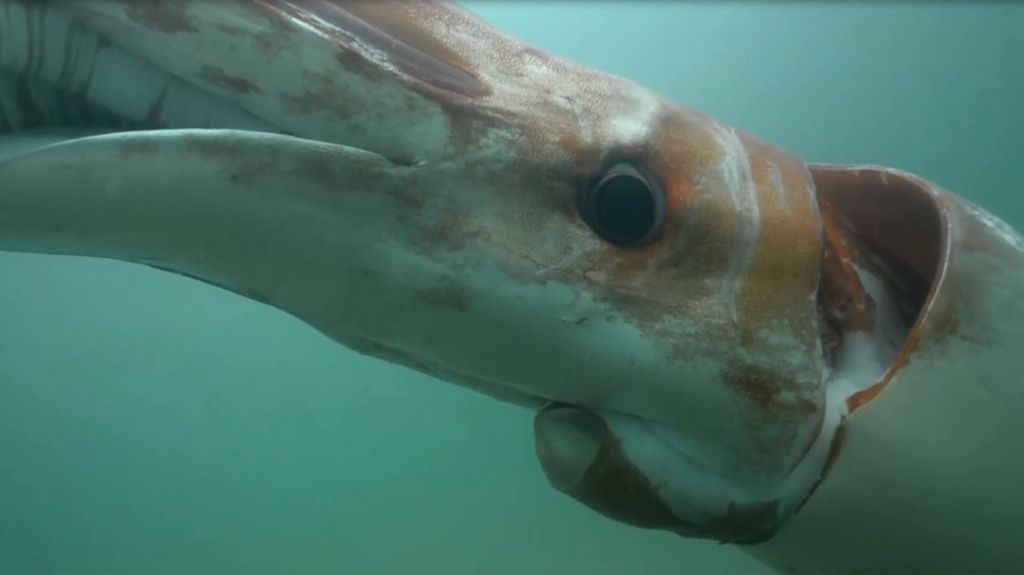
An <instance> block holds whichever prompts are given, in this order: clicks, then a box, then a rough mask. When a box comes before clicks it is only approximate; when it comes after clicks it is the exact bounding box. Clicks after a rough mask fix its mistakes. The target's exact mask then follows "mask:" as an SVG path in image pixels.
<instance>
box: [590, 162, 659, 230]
mask: <svg viewBox="0 0 1024 575" xmlns="http://www.w3.org/2000/svg"><path fill="white" fill-rule="evenodd" d="M662 203H663V199H662V198H661V194H660V190H658V189H656V186H655V185H654V184H652V182H651V181H650V179H649V178H647V177H645V176H644V175H643V174H641V173H640V172H639V171H637V170H636V169H635V168H633V167H631V166H626V165H620V166H615V167H613V168H612V169H610V170H609V171H608V172H607V173H606V174H605V176H604V177H603V178H602V179H601V180H600V181H599V182H598V183H597V185H595V186H594V187H593V188H592V189H591V190H589V193H587V194H585V197H584V200H583V213H584V219H586V220H587V223H588V224H589V225H590V227H591V228H593V229H594V231H595V232H596V233H597V234H598V235H599V236H601V237H602V238H604V239H605V240H607V241H609V242H611V243H614V244H616V245H619V246H623V247H630V246H637V245H640V244H643V243H644V242H645V241H647V240H648V239H650V238H651V237H652V236H653V235H655V234H656V233H657V231H658V229H659V227H660V225H661V219H662V214H661V212H662Z"/></svg>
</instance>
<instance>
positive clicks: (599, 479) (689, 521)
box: [533, 404, 780, 544]
mask: <svg viewBox="0 0 1024 575" xmlns="http://www.w3.org/2000/svg"><path fill="white" fill-rule="evenodd" d="M533 429H534V438H535V445H536V452H537V457H538V458H539V459H540V463H541V467H542V468H543V470H544V473H545V475H546V476H547V479H548V481H549V482H550V483H551V485H552V486H553V487H555V489H557V490H559V491H561V492H563V493H565V494H566V495H569V496H570V497H572V498H573V499H576V500H577V501H579V502H580V503H582V504H583V505H585V506H587V507H589V508H591V509H593V510H594V511H597V512H598V513H600V514H602V515H604V516H606V517H608V518H611V519H614V520H616V521H620V522H622V523H626V524H629V525H633V526H636V527H642V528H648V529H663V530H667V531H672V532H674V533H677V534H679V535H682V536H684V537H689V538H698V539H712V540H716V541H719V542H721V543H737V544H754V543H760V542H762V541H765V540H767V539H770V538H771V537H772V535H774V533H775V531H776V528H777V527H778V525H779V522H780V517H779V513H778V510H777V508H778V505H777V503H776V502H763V503H762V502H756V503H742V504H740V503H737V504H732V505H730V506H729V507H728V510H727V511H726V512H725V513H724V514H722V515H719V516H706V517H702V518H699V519H697V518H683V517H680V516H679V515H678V514H677V513H676V512H674V511H673V509H672V507H671V506H670V505H669V503H668V502H667V498H668V496H667V494H666V493H665V487H666V486H665V485H663V484H659V482H656V481H653V480H652V479H651V478H650V477H649V476H648V475H647V474H646V473H645V472H644V471H643V469H641V467H640V466H639V465H638V464H637V463H636V462H634V461H633V460H632V459H631V458H630V456H629V454H628V453H627V450H626V449H625V447H624V445H623V441H622V440H621V438H620V437H618V436H617V435H616V434H615V432H614V430H613V429H612V427H611V426H610V425H609V424H608V422H607V421H606V420H605V419H604V418H603V417H601V415H599V414H598V413H595V412H594V411H591V410H588V409H585V408H582V407H577V406H573V405H568V404H552V405H549V406H547V407H545V408H544V409H542V410H541V411H540V412H538V414H537V415H536V417H535V418H534V423H533Z"/></svg>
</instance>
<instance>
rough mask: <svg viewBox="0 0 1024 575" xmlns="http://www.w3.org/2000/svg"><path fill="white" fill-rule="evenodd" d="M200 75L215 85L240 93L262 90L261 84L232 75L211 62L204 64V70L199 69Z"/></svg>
mask: <svg viewBox="0 0 1024 575" xmlns="http://www.w3.org/2000/svg"><path fill="white" fill-rule="evenodd" d="M199 77H200V78H202V79H203V80H205V81H207V82H209V83H211V84H213V85H214V86H219V87H221V88H225V89H227V90H231V91H232V92H236V93H238V94H251V93H257V94H258V93H259V92H260V88H259V86H257V85H255V84H253V83H252V82H250V81H249V80H246V79H245V78H238V77H236V76H232V75H231V74H228V73H227V72H225V71H224V69H223V68H218V67H217V66H211V65H209V64H206V65H204V66H203V68H202V70H200V71H199Z"/></svg>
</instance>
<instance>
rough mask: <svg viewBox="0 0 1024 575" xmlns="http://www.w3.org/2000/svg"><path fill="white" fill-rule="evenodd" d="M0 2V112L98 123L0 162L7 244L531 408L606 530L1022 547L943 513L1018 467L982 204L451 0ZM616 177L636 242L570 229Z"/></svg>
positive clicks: (855, 556)
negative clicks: (168, 279) (679, 97)
mask: <svg viewBox="0 0 1024 575" xmlns="http://www.w3.org/2000/svg"><path fill="white" fill-rule="evenodd" d="M0 5H2V6H0V8H2V9H0V48H2V50H0V98H6V100H0V101H7V102H9V103H11V105H10V106H7V107H6V108H3V109H0V110H4V113H3V114H2V115H0V128H2V129H3V130H4V131H5V132H7V133H10V134H18V133H21V132H23V131H25V130H28V129H31V128H36V127H40V126H53V125H56V126H62V127H66V126H78V125H85V126H88V127H90V128H93V129H94V130H93V131H95V132H98V133H100V135H98V136H93V137H85V138H67V139H66V140H65V141H63V142H62V143H59V144H56V145H53V146H49V147H40V148H33V149H29V150H27V151H22V152H21V153H17V154H13V155H12V156H11V157H9V158H8V159H2V158H3V156H2V155H0V249H7V250H17V251H32V252H46V253H65V254H81V255H92V256H101V257H111V258H117V259H122V260H126V261H132V262H137V263H142V264H146V265H152V266H155V267H159V268H161V269H166V270H170V271H173V272H176V273H180V274H184V275H188V276H191V277H195V278H197V279H201V280H203V281H208V282H211V283H214V284H216V285H219V286H222V287H225V288H227V289H230V290H233V291H235V292H238V293H241V294H243V295H245V296H247V297H251V298H254V299H258V300H260V301H264V302H266V303H268V304H270V305H273V306H276V307H278V308H280V309H283V310H285V311H287V312H289V313H291V314H293V315H295V316H296V317H298V318H300V319H302V320H304V321H306V322H308V323H309V324H311V325H313V326H314V327H316V328H317V329H319V330H321V331H322V332H324V333H325V334H326V335H328V336H329V337H331V338H333V339H335V340H337V341H338V342H340V343H342V344H344V345H347V346H349V347H351V348H353V349H356V350H358V351H361V352H364V353H367V354H371V355H374V356H377V357H381V358H383V359H385V360H388V361H392V362H396V363H401V364H404V365H407V366H410V367H412V368H414V369H418V370H420V371H423V372H425V373H428V374H431V375H434V376H436V377H438V378H440V379H443V380H447V381H450V382H453V383H456V384H459V385H463V386H466V387H470V388H473V389H477V390H480V391H482V392H485V393H488V394H491V395H493V396H495V397H498V398H500V399H502V400H506V401H509V402H513V403H518V404H521V405H525V406H528V407H531V408H534V409H539V412H538V416H537V418H536V422H535V432H536V438H537V452H538V456H539V458H540V460H541V463H542V465H543V467H544V470H545V472H546V473H547V475H548V478H549V479H550V480H551V483H552V484H553V485H554V486H555V487H556V488H558V489H560V490H562V491H564V492H566V493H568V494H569V495H571V496H573V497H575V498H577V499H578V500H580V501H581V502H582V503H584V504H586V505H588V506H590V507H592V508H594V509H596V510H598V511H600V512H602V513H604V514H606V515H608V516H610V517H613V518H616V519H619V520H622V521H626V522H629V523H632V524H636V525H641V526H646V527H655V528H662V529H668V530H672V531H675V532H678V533H680V534H683V535H686V536H691V537H701V538H710V539H715V540H718V541H723V542H735V543H747V544H751V543H758V542H760V544H759V545H754V546H751V547H747V549H748V550H750V551H751V552H752V553H754V554H755V555H757V556H759V557H760V558H762V559H763V560H764V561H765V562H767V563H769V564H771V565H774V566H777V567H779V568H780V569H784V570H791V571H792V570H795V571H799V572H805V571H812V572H813V571H820V570H826V571H863V570H879V569H881V570H918V571H934V570H935V569H950V568H951V567H952V568H953V570H957V568H958V567H962V566H963V565H964V564H963V563H959V562H958V561H960V560H961V559H962V557H963V556H965V555H967V556H971V555H973V560H974V562H973V563H972V564H971V566H975V567H976V566H977V565H978V561H979V559H978V555H979V554H982V555H983V557H982V559H980V561H982V566H983V567H987V568H988V569H989V570H1012V569H1013V567H1014V566H1021V565H1024V562H1022V561H1021V557H1020V556H1019V554H1018V552H1017V551H1016V550H1015V549H1014V547H1015V546H1014V545H1011V544H1009V541H1008V540H1006V538H1005V537H1004V539H1002V540H1001V539H999V538H998V537H994V536H987V535H977V533H979V532H978V531H977V530H976V531H974V532H973V533H974V534H965V533H964V532H965V531H967V530H970V529H976V528H977V526H978V525H979V524H981V523H983V522H984V520H985V518H986V515H985V514H986V513H997V512H999V510H1000V509H1002V510H1006V509H1012V510H1016V511H1020V510H1021V509H1020V508H1021V505H1020V502H1021V501H1022V499H1021V497H1020V496H1017V495H1016V494H1013V492H1012V490H1010V489H1008V487H1010V486H1012V485H1013V484H1014V483H1015V482H1017V481H1018V480H1020V479H1024V471H1022V470H1021V469H1020V468H1019V466H1000V465H998V462H1001V461H1004V459H1003V458H1007V459H1006V461H1011V460H1015V459H1014V454H1013V453H1012V449H1011V448H1010V447H1009V446H1008V445H1007V442H1006V441H1002V442H1001V443H999V444H998V445H997V446H995V447H992V448H987V449H979V447H978V446H979V445H980V443H979V442H981V441H982V438H983V437H984V438H988V439H990V440H992V441H995V439H993V438H998V437H1010V436H1012V434H1013V433H1014V432H1015V430H1016V429H1017V428H1018V427H1019V426H1018V425H1017V424H1016V423H1015V420H1016V417H1015V416H1014V415H1013V412H1011V411H1010V409H1011V408H1010V406H1011V405H1012V404H1014V403H1015V402H1013V401H1012V400H1013V399H1014V396H1013V394H1015V393H1016V394H1019V393H1020V392H1019V391H1017V389H1016V387H1015V386H1012V385H1011V386H1009V387H1010V388H1011V389H1004V388H1005V387H1007V385H1005V384H1008V383H1009V380H1010V379H1012V378H1014V377H1017V378H1018V379H1019V375H1017V374H1019V371H1020V368H1021V367H1022V362H1021V359H1019V358H1018V357H1017V356H1018V355H1019V354H1018V353H1016V350H1017V349H1018V348H1019V347H1020V344H1021V343H1022V339H1024V337H1022V333H1024V327H1019V326H1020V325H1021V323H1020V322H1006V321H1003V320H1002V318H1005V317H1007V316H1006V315H1004V314H1009V316H1010V317H1024V314H1021V313H1020V312H1021V311H1024V310H1022V309H1021V304H1020V303H1018V300H1019V297H1018V296H1020V295H1021V293H1022V291H1024V277H1022V275H1021V274H1022V262H1024V258H1022V253H1024V250H1022V245H1021V239H1020V237H1019V236H1018V235H1017V234H1016V233H1015V232H1013V231H1012V230H1009V229H1008V228H1006V227H1005V225H1003V224H1002V223H1000V222H998V220H996V219H995V218H994V217H992V216H990V215H988V214H986V213H985V212H983V211H981V210H980V209H979V208H976V207H974V206H971V205H970V204H968V203H967V202H965V201H964V200H962V199H960V198H958V197H956V196H953V195H951V194H949V193H948V192H945V191H944V190H941V189H939V188H938V187H936V186H934V185H932V184H930V183H928V182H926V181H924V180H921V179H919V178H916V177H914V176H911V175H908V174H904V173H901V172H897V171H895V170H889V169H885V168H876V167H868V166H865V167H843V166H813V165H812V166H807V165H805V164H804V163H803V162H802V161H801V160H800V159H799V158H797V157H795V156H793V155H792V154H790V153H788V152H786V151H784V150H781V149H779V148H776V147H774V146H772V145H771V144H768V143H766V142H763V141H761V140H759V139H757V138H755V137H753V136H751V135H748V134H745V133H743V132H741V131H739V130H736V129H734V128H732V127H729V126H726V125H723V124H721V123H719V122H717V121H715V120H713V119H711V118H709V117H707V116H704V115H702V114H700V113H698V112H695V111H693V110H690V109H687V108H685V107H683V106H681V105H679V104H677V103H675V102H672V101H670V100H667V99H666V98H664V97H661V96H659V95H657V94H654V93H652V92H650V91H648V90H646V89H644V88H642V87H640V86H637V85H635V84H633V83H631V82H628V81H626V80H623V79H620V78H616V77H612V76H609V75H606V74H602V73H600V72H597V71H593V70H589V69H586V68H584V67H581V66H578V65H576V64H573V63H570V62H566V61H563V60H560V59H558V58H556V57H553V56H551V55H548V54H544V53H542V52H540V51H538V50H536V49H534V48H532V47H529V46H526V45H524V44H522V43H520V42H518V41H516V40H514V39H512V38H509V37H507V36H505V35H502V34H501V33H499V32H498V31H496V30H494V29H492V28H490V27H489V26H487V25H486V24H485V23H483V22H481V21H479V20H478V19H476V18H475V17H473V16H472V15H471V14H469V13H467V12H464V11H462V10H459V9H457V8H455V7H453V6H450V5H447V4H440V3H435V2H338V1H331V0H309V1H303V2H299V1H292V2H289V1H286V0H251V1H247V2H246V1H224V2H201V1H166V2H159V3H156V2H147V3H143V2H129V1H114V0H109V1H108V0H103V1H100V0H92V1H81V0H79V1H70V0H68V1H60V0H54V1H51V2H29V1H26V0H7V1H5V2H2V3H0ZM126 85H130V86H132V89H131V90H126V89H124V86H126ZM53 102H60V103H61V105H55V104H53ZM71 103H73V104H74V106H70V104H71ZM69 110H71V111H69ZM624 164H626V165H630V166H634V167H636V168H637V169H640V170H643V172H644V174H648V175H649V177H651V178H653V179H654V180H656V181H657V182H658V184H659V190H660V191H661V196H660V197H661V200H662V201H663V204H664V215H663V224H662V225H661V226H659V227H658V229H657V231H656V233H655V234H654V236H653V237H652V238H651V240H650V241H648V242H645V243H644V244H643V245H642V246H634V247H622V246H617V245H614V244H613V243H611V242H608V241H605V240H603V239H602V238H601V237H599V236H598V235H597V234H595V232H594V230H593V229H592V228H591V226H590V225H588V222H587V221H586V219H585V218H584V217H583V216H581V202H582V201H583V200H581V197H584V196H583V192H585V191H586V190H588V189H592V188H593V187H594V186H595V185H596V184H597V183H598V182H599V181H600V180H601V178H602V176H603V175H604V174H606V173H607V172H608V170H609V169H612V168H614V167H615V166H620V165H624ZM994 306H998V307H994ZM1011 323H1012V325H1010V324H1011ZM997 324H998V325H997ZM975 348H977V349H975ZM950 356H952V357H954V358H956V359H955V360H950V359H949V357H950ZM961 356H967V357H963V358H962V359H961ZM950 361H953V367H950V366H947V365H946V363H948V362H950ZM968 365H970V366H972V367H971V369H970V370H965V368H963V367H962V366H968ZM986 370H987V371H986ZM954 374H955V375H956V377H954ZM963 377H972V378H980V379H982V380H984V381H988V382H991V383H988V384H983V385H989V386H999V387H998V391H991V390H989V391H988V392H987V393H986V394H984V397H983V398H980V397H979V396H978V395H977V394H972V393H968V392H966V391H965V390H966V389H967V388H965V387H964V382H963V381H962V380H958V379H957V378H963ZM954 380H955V381H954ZM904 381H906V383H904ZM936 390H942V392H941V393H938V392H937V391H936ZM965 393H967V396H968V397H967V398H966V399H964V400H963V401H975V402H976V403H977V405H975V406H974V407H975V408H976V409H975V410H974V412H973V413H976V414H987V415H985V416H981V415H973V416H971V417H969V418H968V417H966V416H963V415H962V414H961V412H960V411H958V409H959V408H958V405H957V404H956V402H954V401H951V400H950V399H949V398H952V397H959V396H960V395H964V394H965ZM924 397H927V398H928V399H926V400H925V399H922V398H924ZM922 403H923V404H924V405H926V406H927V407H926V408H922ZM854 411H856V413H854ZM981 419H984V420H985V421H979V420H981ZM935 427H938V428H940V431H942V432H945V433H948V434H950V437H946V438H945V439H942V440H940V439H939V438H940V437H943V436H942V435H941V434H940V433H937V432H936V429H934V428H935ZM954 432H955V435H953V434H954ZM915 453H922V454H927V457H920V458H915V457H914V454H915ZM876 454H884V456H883V457H882V458H881V459H876ZM954 462H955V463H954ZM950 467H954V468H956V471H950ZM896 476H899V477H902V478H903V479H901V480H894V479H892V478H893V477H896ZM826 477H827V480H826ZM906 478H912V480H911V481H910V483H911V484H913V485H899V481H904V480H906ZM943 481H945V483H944V482H943ZM957 481H963V482H964V483H963V484H958V483H956V482H957ZM894 482H895V483H896V484H897V485H895V486H894V484H893V483H894ZM972 482H973V485H977V486H978V489H979V490H980V489H982V487H984V489H987V491H977V492H975V491H974V487H972V488H971V490H972V491H971V493H970V494H968V495H964V494H963V493H962V485H964V484H968V485H970V484H972ZM921 483H927V484H929V485H933V486H936V488H938V487H943V488H947V489H950V491H949V492H944V495H943V496H942V498H943V501H942V505H937V504H936V500H937V499H938V498H939V497H938V496H936V494H934V493H931V492H926V491H923V490H920V489H917V488H916V485H917V484H921ZM982 484H984V485H982ZM954 487H956V488H957V489H959V490H961V491H959V492H958V491H954ZM876 488H877V489H878V490H879V491H875V489H876ZM879 493H883V494H884V495H879ZM925 493H927V494H928V496H927V497H925V495H924V494H925ZM1011 494H1012V497H1011ZM1007 497H1011V498H1010V499H1007ZM864 498H870V499H871V500H874V501H885V505H884V506H879V505H871V504H863V503H861V504H858V503H856V502H857V501H862V500H863V499H864ZM997 503H998V504H999V506H1001V507H999V506H997V505H996V504H997ZM936 507H942V508H943V510H942V511H934V509H935V508H936ZM797 510H799V511H800V512H799V513H796V514H795V515H794V513H795V512H796V511H797ZM957 517H959V518H963V520H964V525H963V526H956V525H955V521H954V522H953V523H954V526H952V527H949V528H947V529H946V530H943V531H942V532H941V534H938V535H937V534H935V533H934V531H935V530H934V528H926V526H927V525H928V524H929V523H931V522H934V521H935V520H936V519H937V518H943V519H947V518H948V519H950V520H955V519H956V518H957ZM780 526H782V528H781V529H780ZM988 529H989V530H991V527H989V528H988ZM776 531H779V532H778V533H776ZM908 533H913V534H914V535H913V536H909V535H907V534H908ZM986 533H987V532H986ZM961 537H962V538H961ZM1007 537H1008V536H1007ZM954 538H957V539H958V540H960V541H969V542H970V543H971V545H973V547H967V548H965V547H963V546H962V545H961V546H960V548H958V549H956V552H955V554H954V551H953V545H952V544H951V543H950V542H949V541H947V539H951V540H952V539H954Z"/></svg>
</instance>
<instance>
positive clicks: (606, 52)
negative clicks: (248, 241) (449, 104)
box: [0, 2, 1024, 574]
mask: <svg viewBox="0 0 1024 575" xmlns="http://www.w3.org/2000/svg"><path fill="white" fill-rule="evenodd" d="M469 5H470V7H471V8H472V9H473V10H475V11H477V12H479V13H480V14H482V15H483V16H485V17H486V18H488V19H490V20H492V21H493V22H494V23H495V24H497V25H498V26H499V27H501V28H503V29H505V30H507V31H510V32H512V33H514V34H516V35H518V36H521V37H523V38H525V39H527V40H528V41H530V42H531V43H533V44H536V45H538V46H540V47H542V48H544V49H546V50H549V51H552V52H556V53H559V54H561V55H564V56H568V57H570V58H573V59H576V60H580V61H582V62H584V63H586V64H588V65H591V66H594V67H599V68H603V69H605V70H608V71H611V72H614V73H618V74H621V75H624V76H628V77H630V78H633V79H635V80H637V81H639V82H641V83H643V84H646V85H648V86H650V87H652V88H655V89H658V90H660V91H662V92H665V93H668V94H670V95H672V96H674V97H675V98H677V99H679V100H681V101H683V102H685V103H687V104H689V105H691V106H692V107H695V108H698V109H701V110H703V111H705V112H707V113H709V114H711V115H713V116H716V117H718V118H719V119H722V120H725V121H727V122H730V123H732V124H734V125H736V126H739V127H741V128H744V129H746V130H748V131H751V132H753V133H756V134H758V135H760V136H762V137H764V138H766V139H768V140H771V141H773V142H776V143H778V144H781V145H783V146H785V147H788V148H790V149H792V150H795V151H796V152H798V153H799V154H801V155H802V156H803V157H805V158H806V159H808V160H811V161H831V162H874V163H880V164H886V165H891V166H895V167H899V168H903V169H907V170H910V171H912V172H916V173H918V174H920V175H923V176H925V177H927V178H929V179H931V180H934V181H936V182H938V183H940V184H942V185H943V186H945V187H947V188H949V189H951V190H954V191H957V192H958V193H961V194H963V195H965V196H967V197H968V198H970V199H972V200H975V201H976V202H978V203H980V204H982V205H983V206H985V207H987V208H989V209H991V210H992V211H994V212H995V213H997V214H999V215H1000V216H1001V217H1003V218H1004V219H1006V220H1007V221H1009V222H1010V223H1011V224H1013V225H1015V226H1016V227H1018V228H1020V227H1024V200H1022V199H1021V193H1022V192H1024V190H1022V189H1021V185H1020V182H1021V180H1022V177H1024V162H1021V161H1020V159H1019V156H1020V155H1021V154H1022V153H1024V110H1022V102H1024V34H1021V33H1020V30H1022V29H1024V6H1021V5H1015V4H1012V3H998V4H982V3H970V4H966V3H965V4H956V3H947V2H936V3H932V4H929V3H923V2H919V3H909V4H903V5H897V6H887V5H883V4H882V3H866V4H858V3H852V2H851V3H837V4H834V5H829V4H827V3H824V2H823V3H811V2H805V3H795V4H776V3H769V2H763V3H759V2H751V3H724V4H714V5H713V4H711V3H707V4H702V3H683V2H678V3H670V2H662V3H650V4H640V3H630V4H626V3H621V4H620V3H610V2H609V3H597V4H590V3H585V2H569V3H565V4H551V3H540V2H534V3H521V4H520V3H511V2H510V3H489V2H473V3H470V4H469ZM531 417H532V415H531V414H530V413H527V412H525V411H522V410H519V409H517V408H512V407H508V406H505V405H501V404H498V403H496V402H493V401H492V400H489V399H487V398H485V397H481V396H477V395H476V394H473V393H470V392H467V391H463V390H460V389H457V388H453V387H449V386H447V385H444V384H441V383H438V382H436V381H433V380H430V379H428V378H426V377H423V376H419V375H416V374H414V373H412V372H409V371H407V370H405V369H402V368H397V367H393V366H389V365H386V364H384V363H381V362H378V361H374V360H371V359H367V358H363V357H360V356H357V355H355V354H354V353H351V352H349V351H347V350H345V349H343V348H340V347H338V346H337V345H335V344H333V343H331V342H329V341H327V340H326V339H324V338H323V337H321V336H320V335H318V334H317V333H315V332H314V331H313V330H312V329H310V328H308V327H306V326H305V325H302V324H300V323H298V322H297V321H295V320H293V319H291V318H290V317H288V316H285V315H284V314H283V313H281V312H277V311H275V310H272V309H268V308H266V307H264V306H261V305H259V304H256V303H253V302H250V301H247V300H244V299H242V298H240V297H236V296H233V295H230V294H228V293H225V292H221V291H218V290H216V289H214V288H210V287H207V286H205V285H201V284H198V283H195V282H190V281H188V280H185V279H181V278H178V277H175V276H170V275H167V274H161V273H158V272H155V271H151V270H148V269H144V268H141V267H132V266H129V265H124V264H118V263H112V262H102V261H91V260H81V259H68V258H57V257H38V256H25V255H12V254H0V572H3V573H72V572H74V573H124V574H129V573H131V574H138V573H211V574H212V573H328V572H330V573H509V574H513V573H531V574H532V573H565V574H576V573H579V574H584V573H586V574H590V573H627V572H628V573H709V572H717V573H738V572H749V573H757V572H762V570H761V568H760V567H759V566H758V565H757V564H755V563H754V562H753V561H751V560H750V559H748V558H747V557H746V556H744V555H743V554H742V553H740V552H738V551H736V550H734V549H732V548H729V547H722V546H717V545H711V544H703V543H697V542H690V541H686V540H683V539H679V538H677V537H675V536H672V535H667V534H662V533H654V532H646V531H641V530H637V529H632V528H628V527H624V526H620V525H617V524H614V523H612V522H610V521H607V520H605V519H603V518H601V517H598V516H597V515H595V514H593V513H591V512H589V511H587V510H585V509H583V508H581V507H580V506H578V505H577V504H575V503H574V502H572V501H570V500H568V499H567V498H564V497H562V496H560V495H558V494H556V493H555V492H553V490H552V489H550V488H549V487H548V486H547V484H546V482H545V480H544V478H543V476H542V473H541V471H540V469H539V466H538V464H537V463H536V461H535V458H534V455H533V444H532V441H533V440H532V436H531V433H532V432H531Z"/></svg>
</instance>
